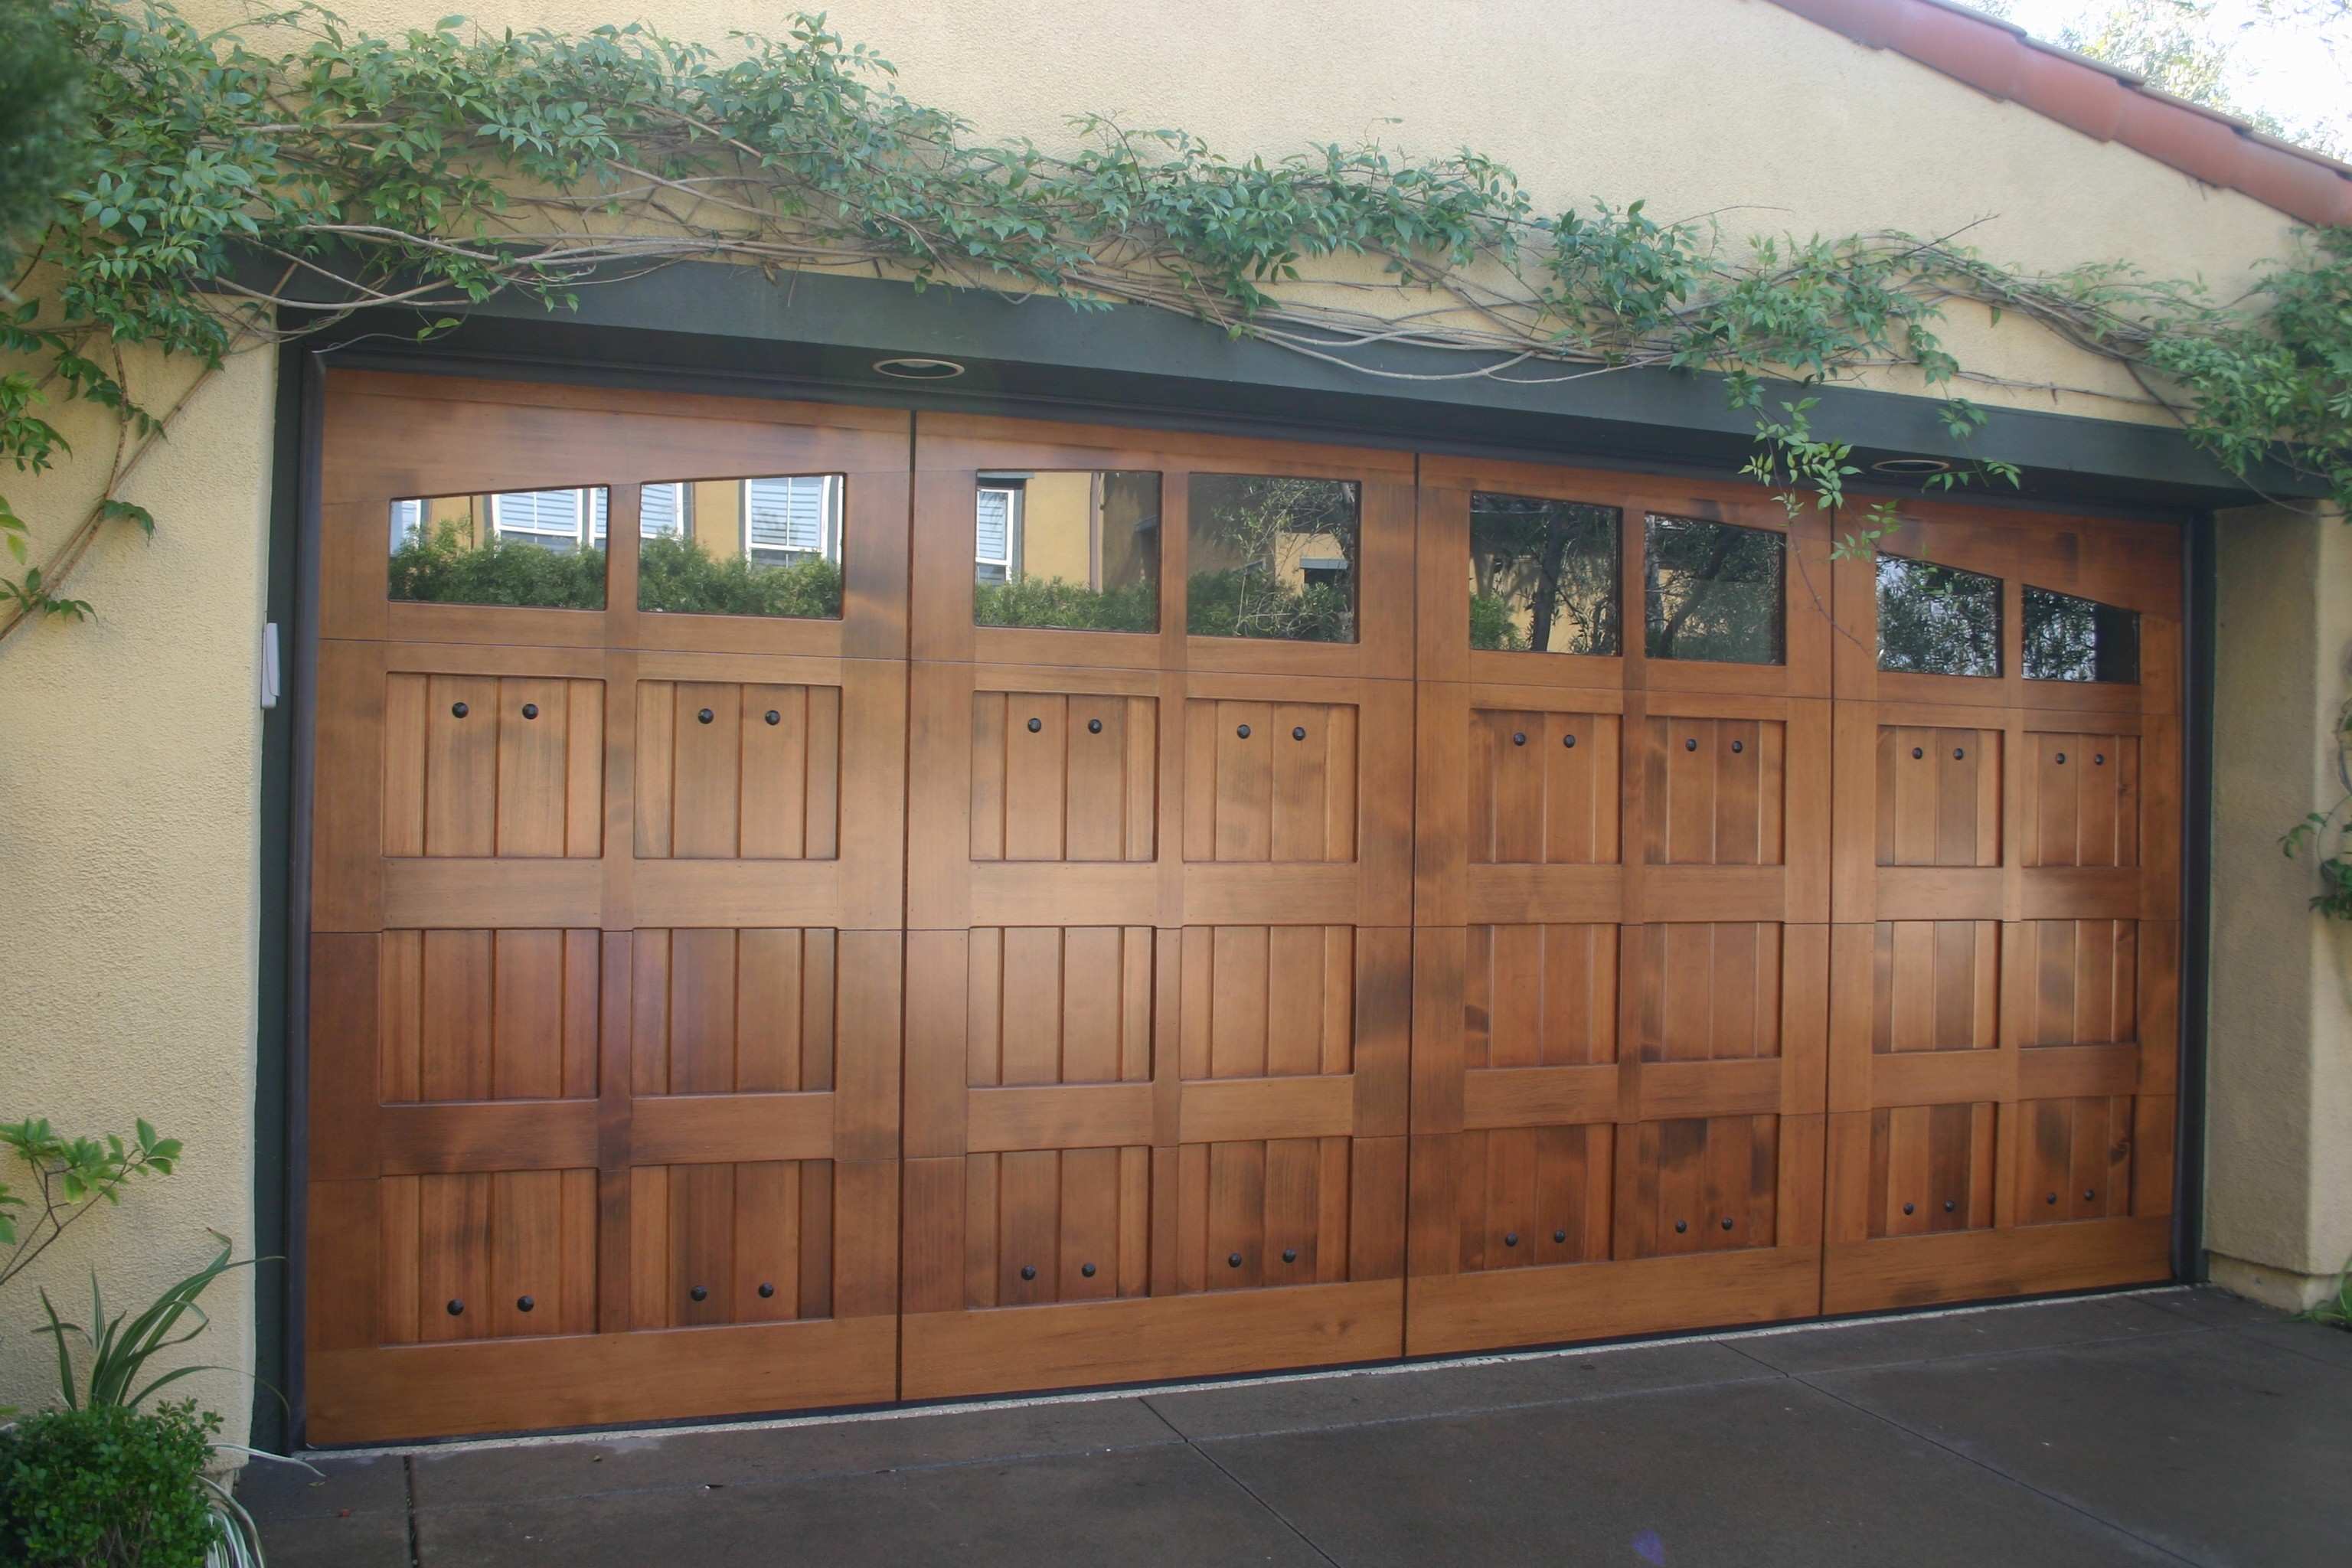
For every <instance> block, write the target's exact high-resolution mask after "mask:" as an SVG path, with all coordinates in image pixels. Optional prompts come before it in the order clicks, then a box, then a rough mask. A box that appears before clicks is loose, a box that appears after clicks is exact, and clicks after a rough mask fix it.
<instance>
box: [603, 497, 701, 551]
mask: <svg viewBox="0 0 2352 1568" xmlns="http://www.w3.org/2000/svg"><path fill="white" fill-rule="evenodd" d="M685 510H686V487H685V486H684V485H683V484H676V485H647V486H646V487H645V488H644V489H641V490H639V491H638V492H637V532H638V533H639V534H640V535H642V536H643V537H645V538H646V539H668V538H675V537H676V536H677V533H678V531H679V529H678V522H679V519H680V517H681V516H682V514H683V513H684V512H685ZM596 531H597V532H599V533H602V532H604V519H603V518H601V517H599V518H598V519H597V520H596Z"/></svg>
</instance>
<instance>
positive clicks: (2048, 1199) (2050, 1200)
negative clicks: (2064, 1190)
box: [2042, 1193, 2058, 1204]
mask: <svg viewBox="0 0 2352 1568" xmlns="http://www.w3.org/2000/svg"><path fill="white" fill-rule="evenodd" d="M2057 1201H2058V1194H2056V1193H2053V1194H2050V1195H2049V1196H2048V1197H2046V1198H2044V1199H2042V1202H2043V1203H2045V1204H2054V1203H2056V1202H2057Z"/></svg>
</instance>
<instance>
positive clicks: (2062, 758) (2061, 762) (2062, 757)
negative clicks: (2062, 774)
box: [2058, 752, 2066, 768]
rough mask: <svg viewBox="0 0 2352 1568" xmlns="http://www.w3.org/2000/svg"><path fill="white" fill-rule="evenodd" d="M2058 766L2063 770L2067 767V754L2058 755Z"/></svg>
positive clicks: (2060, 753)
mask: <svg viewBox="0 0 2352 1568" xmlns="http://www.w3.org/2000/svg"><path fill="white" fill-rule="evenodd" d="M2058 765H2059V766H2060V767H2062V768H2063V767H2064V766H2065V765H2066V753H2065V752H2059V753H2058Z"/></svg>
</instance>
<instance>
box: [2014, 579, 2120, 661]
mask: <svg viewBox="0 0 2352 1568" xmlns="http://www.w3.org/2000/svg"><path fill="white" fill-rule="evenodd" d="M2025 679H2028V680H2108V681H2121V682H2123V683H2125V684H2126V685H2128V684H2130V683H2131V682H2134V681H2137V679H2139V612H2137V610H2126V609H2124V608H2122V607H2120V606H2118V605H2102V604H2100V603H2099V602H2098V601H2097V600H2095V599H2078V598H2076V597H2074V595H2072V594H2059V593H2053V592H2052V591H2051V590H2050V589H2048V588H2036V587H2033V586H2032V585H2031V584H2029V585H2028V586H2027V588H2026V590H2025Z"/></svg>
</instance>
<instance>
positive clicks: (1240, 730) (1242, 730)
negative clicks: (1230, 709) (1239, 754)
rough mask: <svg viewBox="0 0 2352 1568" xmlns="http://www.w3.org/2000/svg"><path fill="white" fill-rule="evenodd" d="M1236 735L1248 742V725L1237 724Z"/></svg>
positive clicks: (1235, 726)
mask: <svg viewBox="0 0 2352 1568" xmlns="http://www.w3.org/2000/svg"><path fill="white" fill-rule="evenodd" d="M1234 734H1236V735H1239V736H1240V737H1241V738H1242V739H1243V740H1244V741H1246V740H1248V739H1249V726H1248V725H1246V724H1236V725H1234Z"/></svg>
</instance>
